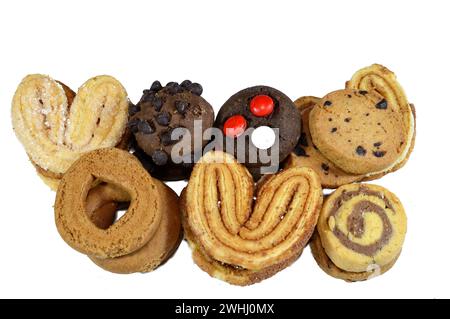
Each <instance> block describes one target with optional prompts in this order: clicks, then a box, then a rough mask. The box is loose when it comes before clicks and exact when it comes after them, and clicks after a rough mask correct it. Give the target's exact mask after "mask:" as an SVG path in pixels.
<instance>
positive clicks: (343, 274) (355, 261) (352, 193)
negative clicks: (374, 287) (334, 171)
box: [311, 184, 406, 281]
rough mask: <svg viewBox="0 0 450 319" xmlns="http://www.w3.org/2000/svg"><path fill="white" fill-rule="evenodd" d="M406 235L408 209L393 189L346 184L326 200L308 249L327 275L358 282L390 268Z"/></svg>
mask: <svg viewBox="0 0 450 319" xmlns="http://www.w3.org/2000/svg"><path fill="white" fill-rule="evenodd" d="M405 235H406V214H405V211H404V209H403V206H402V204H401V202H400V201H399V199H398V198H397V197H396V196H395V195H394V194H393V193H391V192H390V191H388V190H387V189H385V188H383V187H381V186H377V185H370V184H350V185H344V186H341V187H339V188H338V189H337V190H336V191H335V192H334V193H332V194H331V195H330V196H329V197H328V198H327V199H326V200H325V202H324V204H323V207H322V211H321V213H320V217H319V222H318V224H317V233H316V234H315V236H314V238H313V240H312V242H311V250H312V253H313V255H314V258H315V259H316V261H317V263H318V264H319V266H320V267H321V268H322V269H323V270H324V271H325V272H327V273H328V274H329V275H331V276H333V277H336V278H340V279H344V280H347V281H359V280H365V279H369V278H371V277H373V276H376V275H378V274H381V273H384V272H386V271H387V270H389V269H390V268H391V267H392V266H393V264H394V263H395V261H396V260H397V258H398V256H399V255H400V251H401V249H402V245H403V241H404V239H405Z"/></svg>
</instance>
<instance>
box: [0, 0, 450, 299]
mask: <svg viewBox="0 0 450 319" xmlns="http://www.w3.org/2000/svg"><path fill="white" fill-rule="evenodd" d="M449 13H450V6H449V4H448V1H431V0H430V1H426V2H423V1H422V2H419V1H390V0H389V1H384V0H383V1H382V0H378V1H367V2H363V1H309V2H308V4H301V3H300V1H292V2H283V1H261V0H258V1H242V0H239V1H230V0H227V1H222V2H219V1H173V0H172V1H157V2H155V3H152V2H151V1H130V0H129V1H111V0H109V1H95V2H94V1H81V0H78V1H71V2H69V1H46V0H40V1H9V2H6V1H1V2H0V35H1V36H0V109H1V116H0V118H1V125H0V134H1V135H0V137H1V139H0V141H1V145H2V151H1V155H0V161H1V165H0V178H1V179H0V181H1V183H0V187H1V193H0V195H1V203H2V204H1V210H0V216H1V217H0V297H85V298H90V297H105V298H107V297H124V298H129V297H130V298H131V297H137V298H140V297H143V298H207V297H211V298H228V297H244V298H245V297H255V298H260V297H261V298H262V297H264V298H278V297H283V298H313V297H342V298H347V297H356V298H366V297H375V298H391V297H450V293H449V284H450V272H449V271H448V266H449V263H450V254H449V249H448V243H449V234H450V209H449V206H448V205H447V204H444V201H447V199H448V196H449V194H448V191H447V188H446V186H447V184H448V180H449V178H450V176H449V162H448V155H449V141H448V137H449V136H450V105H449V100H450V96H449V86H450V80H449V74H450V62H449V60H450V49H449V33H448V32H449V30H450V18H449ZM374 62H377V63H382V64H384V65H386V66H388V67H389V68H390V69H392V70H393V71H394V72H396V74H397V76H398V79H399V81H400V83H401V84H402V85H403V87H404V88H405V90H406V93H407V94H408V97H409V100H410V101H411V102H414V103H415V105H416V108H417V140H416V147H415V151H414V152H413V154H412V156H411V158H410V160H409V162H408V164H407V165H406V167H404V168H403V169H401V170H400V171H398V172H396V173H394V174H391V175H388V176H386V177H384V178H382V179H381V180H379V181H377V183H378V184H380V185H383V186H385V187H388V188H389V189H390V190H392V191H393V192H394V193H396V194H397V195H398V197H399V198H400V199H401V200H402V202H403V204H404V206H405V209H406V212H407V214H408V234H407V237H406V242H405V245H404V249H403V252H402V255H401V257H400V259H399V260H398V262H397V263H396V265H395V266H394V268H393V269H392V270H390V271H389V272H388V273H386V274H385V275H383V276H381V277H378V278H376V279H374V280H371V281H368V282H362V283H353V284H349V283H345V282H343V281H341V280H337V279H334V278H331V277H329V276H327V275H326V274H325V273H324V272H322V270H320V268H319V267H318V266H317V265H316V263H315V262H314V260H313V258H312V257H311V254H310V251H309V248H308V249H306V250H305V251H304V253H303V256H302V257H301V258H300V259H299V260H298V261H297V262H296V263H295V264H294V265H293V266H291V267H289V268H288V269H286V270H284V271H282V272H281V273H279V274H278V275H276V276H274V277H272V278H270V279H268V280H266V281H264V282H262V283H260V284H256V285H253V286H250V287H246V288H241V287H234V286H231V285H228V284H226V283H224V282H222V281H219V280H216V279H212V278H210V277H209V276H208V275H207V274H206V273H204V272H203V271H201V270H200V269H199V268H198V267H197V266H196V265H194V264H193V262H192V260H191V257H190V250H189V248H188V247H187V245H186V243H182V244H181V247H180V249H179V250H178V252H177V253H176V255H175V257H174V258H172V259H171V260H170V261H169V262H168V263H167V264H166V265H164V266H163V267H161V268H160V269H158V270H156V271H155V272H153V273H149V274H144V275H142V274H134V275H115V274H111V273H108V272H106V271H103V270H102V269H100V268H97V267H96V266H95V265H94V264H93V263H92V262H91V261H90V260H89V259H88V258H87V257H85V256H84V255H81V254H79V253H77V252H75V251H74V250H72V249H71V248H70V247H69V246H67V245H66V244H65V242H64V241H63V240H62V239H61V238H60V237H59V235H58V233H57V231H56V228H55V225H54V220H53V208H52V205H53V201H54V195H55V194H54V193H53V192H51V191H50V190H49V189H48V188H47V187H46V186H45V185H44V184H43V183H42V182H41V180H40V179H39V178H38V177H37V175H36V174H35V171H34V168H33V167H32V165H31V164H30V163H29V161H28V159H27V156H26V154H25V152H24V150H23V148H22V146H21V145H20V143H19V142H18V141H17V139H16V138H15V135H14V133H13V131H12V128H11V119H10V105H11V98H12V96H13V93H14V91H15V88H16V86H17V84H18V83H19V82H20V80H21V79H22V78H23V77H24V76H25V75H26V74H29V73H46V74H49V75H51V76H52V77H54V78H55V79H58V80H61V81H63V82H65V83H66V84H68V85H70V86H71V87H72V88H73V89H75V90H76V89H77V88H78V86H79V85H81V84H82V83H83V82H84V81H85V80H87V79H88V78H90V77H91V76H94V75H98V74H105V73H106V74H110V75H113V76H115V77H116V78H117V79H119V80H120V81H121V82H122V83H123V84H124V86H125V87H126V88H127V90H128V92H129V95H130V98H131V99H132V100H133V101H137V100H138V98H139V97H140V94H141V91H142V90H143V89H145V88H148V87H149V86H150V84H151V83H152V82H153V81H154V80H155V79H159V80H160V81H162V82H167V81H182V80H184V79H185V78H189V79H191V80H194V81H197V82H200V83H201V84H202V85H203V87H204V94H203V96H204V97H205V98H206V99H207V100H208V101H209V102H210V103H211V104H212V105H213V106H214V107H215V109H216V111H217V110H218V109H219V108H220V106H221V105H222V103H223V102H224V101H225V100H226V99H227V98H228V97H229V96H231V95H232V94H233V93H235V92H237V91H238V90H240V89H243V88H245V87H248V86H252V85H256V84H266V85H270V86H273V87H276V88H278V89H280V90H282V91H284V92H285V93H286V94H287V95H288V96H290V97H291V98H292V99H295V98H297V97H300V96H302V95H317V96H323V95H325V94H326V93H327V92H329V91H332V90H335V89H339V88H342V87H343V86H344V82H345V81H346V80H348V79H349V78H350V76H351V75H352V74H353V72H354V71H356V70H357V69H359V68H361V67H363V66H366V65H369V64H372V63H374ZM172 185H173V187H174V188H175V189H176V190H177V191H180V190H181V189H182V187H184V183H183V182H179V183H174V184H171V186H172Z"/></svg>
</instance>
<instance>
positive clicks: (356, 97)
mask: <svg viewBox="0 0 450 319" xmlns="http://www.w3.org/2000/svg"><path fill="white" fill-rule="evenodd" d="M309 129H310V132H311V138H312V141H313V143H314V145H315V146H316V147H317V148H318V149H319V151H320V152H321V153H322V154H323V155H324V156H325V157H326V158H328V159H329V160H330V161H331V162H333V163H334V164H335V165H336V166H338V167H339V168H340V169H342V170H344V171H346V172H349V173H352V174H371V173H374V172H383V171H385V170H386V169H389V167H392V166H393V165H395V163H396V162H397V161H398V159H399V157H401V156H402V154H403V152H404V149H405V147H406V144H407V143H406V140H407V131H406V130H405V128H404V125H403V119H402V114H401V113H399V112H397V111H396V110H395V109H394V108H392V107H390V106H389V104H388V102H387V101H386V99H384V98H383V97H382V96H381V95H379V94H377V93H376V92H375V91H372V92H367V91H357V90H350V89H345V90H339V91H335V92H332V93H329V94H327V95H326V96H325V97H323V98H322V99H321V100H320V101H319V102H318V103H317V104H316V106H315V107H314V108H313V109H312V110H311V112H310V115H309Z"/></svg>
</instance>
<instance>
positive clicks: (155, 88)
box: [150, 81, 162, 92]
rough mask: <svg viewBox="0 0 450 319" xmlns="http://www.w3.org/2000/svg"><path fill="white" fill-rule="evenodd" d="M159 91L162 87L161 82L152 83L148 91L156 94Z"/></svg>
mask: <svg viewBox="0 0 450 319" xmlns="http://www.w3.org/2000/svg"><path fill="white" fill-rule="evenodd" d="M161 89H162V85H161V82H159V81H155V82H153V83H152V86H151V87H150V91H153V92H158V91H159V90H161Z"/></svg>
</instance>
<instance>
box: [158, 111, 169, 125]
mask: <svg viewBox="0 0 450 319" xmlns="http://www.w3.org/2000/svg"><path fill="white" fill-rule="evenodd" d="M155 119H156V123H158V124H159V125H162V126H168V125H169V124H170V119H171V115H170V114H169V113H168V112H161V113H159V114H157V115H156V117H155Z"/></svg>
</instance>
